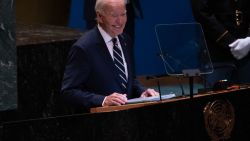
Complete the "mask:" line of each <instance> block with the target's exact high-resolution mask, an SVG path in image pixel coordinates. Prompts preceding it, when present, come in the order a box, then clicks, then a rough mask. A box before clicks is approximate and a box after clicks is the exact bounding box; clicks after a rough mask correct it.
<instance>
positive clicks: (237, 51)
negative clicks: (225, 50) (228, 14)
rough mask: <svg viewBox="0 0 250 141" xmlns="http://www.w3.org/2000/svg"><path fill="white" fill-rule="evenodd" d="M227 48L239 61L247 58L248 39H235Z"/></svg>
mask: <svg viewBox="0 0 250 141" xmlns="http://www.w3.org/2000/svg"><path fill="white" fill-rule="evenodd" d="M229 47H230V48H231V49H230V50H231V53H232V54H233V56H234V57H235V58H236V59H238V60H240V59H242V58H244V57H245V56H247V54H248V52H249V50H250V37H246V38H243V39H237V40H236V41H234V42H233V43H231V44H229Z"/></svg>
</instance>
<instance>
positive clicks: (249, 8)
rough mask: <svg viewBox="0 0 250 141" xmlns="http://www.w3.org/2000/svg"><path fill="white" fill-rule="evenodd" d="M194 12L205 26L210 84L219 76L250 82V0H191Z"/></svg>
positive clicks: (220, 78)
mask: <svg viewBox="0 0 250 141" xmlns="http://www.w3.org/2000/svg"><path fill="white" fill-rule="evenodd" d="M192 8H193V15H194V18H195V20H196V21H197V22H199V23H200V24H201V25H202V27H203V30H204V34H205V38H206V41H207V45H208V49H209V52H210V55H211V59H212V62H213V65H214V73H212V74H210V75H208V76H207V82H208V86H209V87H211V86H213V84H214V83H215V82H217V81H219V80H222V79H227V80H229V81H232V82H235V83H249V82H250V73H249V70H250V55H249V50H250V37H249V36H250V32H249V27H250V26H249V25H250V1H249V0H219V1H217V0H192Z"/></svg>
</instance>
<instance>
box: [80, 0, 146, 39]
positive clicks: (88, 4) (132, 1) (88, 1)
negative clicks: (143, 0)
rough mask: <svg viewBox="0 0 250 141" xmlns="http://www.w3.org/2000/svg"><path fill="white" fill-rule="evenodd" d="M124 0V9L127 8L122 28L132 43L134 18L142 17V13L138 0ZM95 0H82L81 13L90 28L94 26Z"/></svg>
mask: <svg viewBox="0 0 250 141" xmlns="http://www.w3.org/2000/svg"><path fill="white" fill-rule="evenodd" d="M125 1H126V9H127V18H128V20H127V23H126V26H125V29H124V32H126V33H127V34H128V35H129V36H130V38H131V39H132V42H133V43H134V36H135V19H136V18H143V13H142V9H141V5H140V1H139V0H125ZM95 2H96V0H84V7H83V10H84V11H83V14H84V19H85V21H86V28H87V29H92V28H93V27H94V26H96V24H97V22H96V13H95V10H94V7H95Z"/></svg>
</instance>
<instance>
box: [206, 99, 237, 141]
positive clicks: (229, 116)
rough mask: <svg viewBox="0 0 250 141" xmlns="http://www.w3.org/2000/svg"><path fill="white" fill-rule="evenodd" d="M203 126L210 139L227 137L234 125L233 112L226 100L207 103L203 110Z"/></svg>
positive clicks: (217, 140) (216, 140)
mask: <svg viewBox="0 0 250 141" xmlns="http://www.w3.org/2000/svg"><path fill="white" fill-rule="evenodd" d="M203 114H204V120H205V127H206V130H207V132H208V135H209V136H210V138H211V139H212V141H219V140H225V139H229V138H230V136H231V131H232V129H233V127H234V122H235V114H234V108H233V106H232V104H231V103H230V102H229V101H228V100H215V101H213V102H209V103H207V105H206V106H205V108H204V111H203Z"/></svg>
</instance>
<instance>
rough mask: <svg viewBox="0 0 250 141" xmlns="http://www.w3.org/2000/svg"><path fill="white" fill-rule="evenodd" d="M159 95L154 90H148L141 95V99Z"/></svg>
mask: <svg viewBox="0 0 250 141" xmlns="http://www.w3.org/2000/svg"><path fill="white" fill-rule="evenodd" d="M158 95H159V93H158V92H156V91H155V90H154V89H147V90H146V91H144V92H143V93H142V94H141V97H150V96H158Z"/></svg>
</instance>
